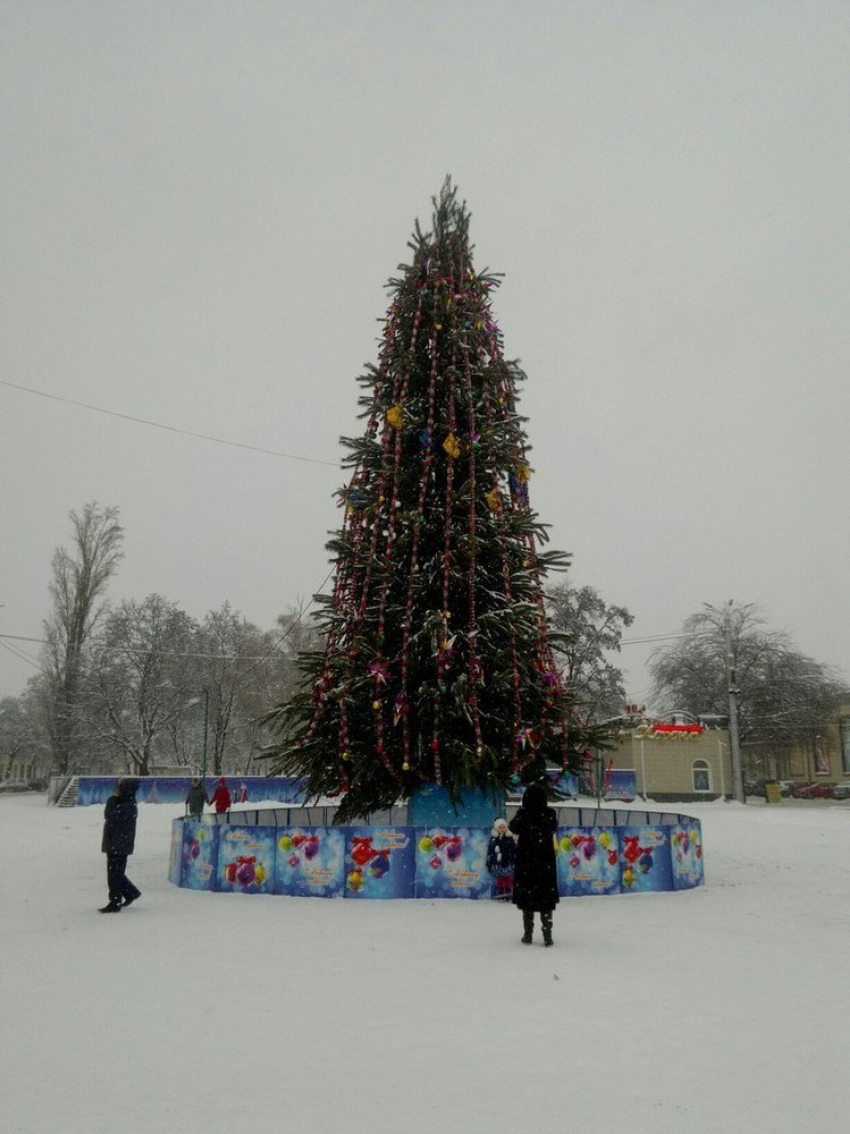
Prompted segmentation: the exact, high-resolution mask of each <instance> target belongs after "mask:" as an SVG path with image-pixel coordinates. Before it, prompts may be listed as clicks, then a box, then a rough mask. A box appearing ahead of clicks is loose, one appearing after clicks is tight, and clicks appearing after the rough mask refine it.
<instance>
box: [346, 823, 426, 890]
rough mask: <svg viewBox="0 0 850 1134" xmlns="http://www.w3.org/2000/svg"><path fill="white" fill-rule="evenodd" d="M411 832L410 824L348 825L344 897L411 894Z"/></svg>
mask: <svg viewBox="0 0 850 1134" xmlns="http://www.w3.org/2000/svg"><path fill="white" fill-rule="evenodd" d="M411 834H412V832H411V829H410V828H409V827H348V828H347V829H346V839H345V896H346V898H412V897H413V896H414V895H413V843H412V840H411V838H410V836H411Z"/></svg>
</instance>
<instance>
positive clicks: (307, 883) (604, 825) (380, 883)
mask: <svg viewBox="0 0 850 1134" xmlns="http://www.w3.org/2000/svg"><path fill="white" fill-rule="evenodd" d="M321 810H322V809H321V808H309V809H287V808H279V809H267V810H265V811H262V812H259V813H256V812H255V813H250V812H248V813H246V812H241V813H240V812H234V813H231V814H230V815H229V816H228V817H227V820H228V821H227V822H217V821H215V820H214V819H212V818H211V819H209V820H204V821H202V822H200V823H198V822H192V821H189V820H186V819H175V821H174V823H173V824H172V831H171V855H170V861H169V873H168V877H169V881H171V882H173V883H174V884H175V885H177V886H184V887H187V888H189V889H193V890H215V891H226V892H236V893H241V894H283V895H289V896H292V897H315V898H340V897H345V898H356V899H364V898H377V899H381V898H472V899H482V898H489V897H491V896H492V893H493V881H492V879H491V876H490V874H489V873H488V871H487V868H486V866H485V858H486V853H487V843H488V840H489V838H490V829H489V828H485V827H472V826H467V827H463V826H458V827H408V826H403V825H396V824H392V823H388V824H387V825H374V824H373V825H370V826H360V827H358V826H350V827H342V826H340V827H334V826H331V825H329V824H328V823H325V824H323V825H314V824H315V820H316V819H317V818H318V816H317V815H316V814H315V813H316V812H318V811H321ZM326 810H327V811H329V812H331V813H332V811H333V808H328V809H326ZM512 810H513V809H512V808H510V807H509V808H508V812H509V814H510V812H511V811H512ZM558 810H559V812H560V816H559V817H560V819H561V823H559V826H558V831H557V835H556V839H555V846H556V851H557V854H556V861H557V870H558V888H559V892H560V894H561V895H562V896H564V897H575V896H579V895H586V894H632V893H647V892H652V891H662V890H684V889H690V888H692V887H694V886H700V885H702V884H703V881H704V863H703V852H702V830H701V827H700V823H699V820H697V819H692V818H690V817H689V816H687V815H665V814H661V813H657V812H634V811H626V810H623V811H614V810H611V809H605V810H600V811H597V810H596V809H595V808H582V807H572V808H560V809H558ZM302 814H303V817H304V818H309V819H310V820H312V821H313V822H312V823H301V822H299V821H298V820H299V819H301V818H302ZM219 818H224V817H219ZM252 820H253V822H252Z"/></svg>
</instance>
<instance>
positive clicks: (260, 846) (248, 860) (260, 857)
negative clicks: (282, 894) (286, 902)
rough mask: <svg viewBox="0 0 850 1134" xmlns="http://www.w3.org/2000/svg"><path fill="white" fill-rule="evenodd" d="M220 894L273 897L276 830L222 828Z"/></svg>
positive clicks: (218, 885)
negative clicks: (225, 892) (229, 892)
mask: <svg viewBox="0 0 850 1134" xmlns="http://www.w3.org/2000/svg"><path fill="white" fill-rule="evenodd" d="M218 831H219V832H220V834H219V849H218V870H217V871H216V885H215V888H216V889H217V890H222V891H232V892H234V893H238V894H271V893H272V890H273V886H274V864H275V849H276V847H277V828H276V827H219V828H218Z"/></svg>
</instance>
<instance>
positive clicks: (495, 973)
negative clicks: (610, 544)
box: [0, 796, 850, 1134]
mask: <svg viewBox="0 0 850 1134" xmlns="http://www.w3.org/2000/svg"><path fill="white" fill-rule="evenodd" d="M180 810H181V808H177V807H171V806H164V805H163V806H145V807H141V808H140V817H139V830H138V840H137V851H136V854H135V855H134V856H133V858H132V859H131V860H130V868H129V870H128V873H129V874H130V877H131V878H132V879H133V880H134V881H135V882H136V883H137V884H138V885H139V886H140V887H141V889H142V891H143V897H142V899H141V900H140V901H139V902H138V904H137V905H135V906H134V907H133V908H132V909H129V910H126V911H124V912H122V913H121V914H120V915H118V916H113V917H103V916H101V915H99V914H98V913H96V912H95V911H96V908H97V906H99V905H102V904H103V903H104V902H105V900H106V885H105V865H104V862H105V860H104V858H103V856H102V855H101V854H100V831H101V820H102V809H101V808H100V807H90V808H78V809H76V810H57V809H55V808H49V807H47V806H46V804H45V801H44V798H43V797H35V796H23V797H20V796H19V797H8V796H7V797H0V850H2V863H3V867H2V872H0V878H2V882H0V913H2V917H1V918H0V982H1V983H0V1044H1V1045H2V1049H1V1050H0V1127H2V1129H3V1131H4V1132H5V1134H36V1132H38V1134H42V1132H44V1134H101V1132H103V1134H152V1132H156V1134H172V1132H173V1134H178V1132H181V1134H195V1132H201V1131H210V1132H213V1134H219V1132H224V1131H234V1132H235V1131H239V1132H243V1131H245V1130H260V1129H265V1130H269V1131H278V1130H292V1131H301V1132H303V1134H343V1132H345V1134H385V1132H386V1134H389V1132H390V1131H392V1132H403V1134H413V1132H419V1131H421V1132H423V1134H425V1132H427V1134H436V1132H437V1131H445V1132H452V1134H454V1132H457V1134H477V1132H482V1134H483V1132H484V1131H487V1132H492V1131H496V1130H506V1131H518V1132H519V1134H526V1132H528V1134H555V1132H557V1134H563V1132H566V1131H585V1130H586V1131H593V1132H594V1134H617V1131H619V1130H623V1131H627V1132H629V1134H649V1132H651V1131H658V1132H662V1134H663V1132H668V1131H669V1132H671V1134H672V1132H675V1134H689V1132H699V1134H713V1132H715V1131H717V1132H720V1131H723V1132H724V1134H738V1132H741V1134H743V1132H745V1131H746V1132H752V1131H756V1132H759V1134H761V1132H764V1134H783V1132H786V1131H789V1132H790V1131H794V1132H797V1131H799V1130H803V1129H805V1130H807V1131H812V1132H813V1134H838V1132H839V1131H841V1132H842V1134H843V1131H845V1130H846V1129H847V1123H848V1114H850V884H848V867H850V806H848V805H847V804H834V803H833V804H829V803H823V804H810V805H805V804H798V803H794V802H790V801H785V802H783V804H782V805H781V806H778V807H776V806H775V807H768V806H765V805H764V804H761V805H759V804H755V805H748V806H747V807H746V808H745V807H741V806H739V805H734V804H722V803H716V804H707V805H703V806H698V805H695V804H694V805H683V806H682V810H683V811H685V812H687V813H689V814H693V815H697V816H698V817H699V818H700V819H701V820H702V822H703V837H704V844H705V861H706V879H707V881H706V886H705V887H704V888H701V889H698V890H693V891H685V892H682V893H665V894H647V895H639V894H632V895H624V896H621V897H605V898H571V899H568V900H564V901H562V902H561V904H560V906H559V907H558V909H557V911H556V914H555V940H556V947H555V948H554V949H544V948H542V946H540V945H539V944H538V943H537V942H536V943H535V946H534V947H532V948H527V947H524V946H522V945H521V944H520V942H519V936H520V917H519V914H518V913H517V912H516V911H515V910H514V909H512V908H506V907H503V906H499V905H497V904H495V903H485V902H466V901H443V902H428V901H422V900H420V901H408V902H401V901H399V902H351V901H341V900H331V901H323V900H321V899H315V898H314V899H310V898H305V899H296V898H283V897H274V896H269V897H266V896H262V897H259V896H245V895H238V894H206V893H196V892H192V891H189V890H179V889H177V888H175V887H174V886H172V885H170V884H169V883H168V881H167V880H166V870H167V861H168V849H169V830H170V824H171V820H172V818H173V817H174V816H175V815H176V814H178V813H179V812H180ZM669 810H675V808H673V807H670V808H669Z"/></svg>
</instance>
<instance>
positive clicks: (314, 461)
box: [0, 378, 340, 469]
mask: <svg viewBox="0 0 850 1134" xmlns="http://www.w3.org/2000/svg"><path fill="white" fill-rule="evenodd" d="M0 386H8V387H9V389H11V390H22V391H23V392H24V393H25V394H35V395H36V397H39V398H49V399H50V401H53V402H64V403H65V405H69V406H77V407H78V408H79V409H87V410H91V411H92V413H102V414H105V415H106V416H107V417H119V418H121V419H122V420H123V421H132V422H135V424H136V425H148V426H150V427H151V428H152V429H164V430H166V431H167V432H168V433H179V434H182V435H183V436H184V437H197V438H199V439H200V440H201V441H212V442H214V443H215V444H216V445H230V446H232V447H233V448H235V449H249V450H250V451H251V452H253V453H265V454H266V455H267V456H269V457H284V458H286V460H289V461H304V462H305V463H307V464H310V465H326V466H327V467H328V468H332V469H338V468H340V463H339V461H322V460H320V459H319V458H318V457H302V456H300V454H298V453H284V452H282V451H281V450H279V449H264V448H263V447H262V446H260V445H248V444H246V443H245V442H243V441H229V440H227V438H225V437H212V436H210V434H208V433H197V432H195V430H193V429H179V428H178V427H177V426H175V425H163V424H162V422H161V421H150V420H148V419H147V418H144V417H135V416H134V415H133V414H129V413H118V412H117V411H116V410H108V409H104V408H103V407H102V406H93V405H91V404H90V403H89V402H79V401H76V400H75V399H74V398H63V397H60V395H59V394H48V393H46V392H45V391H44V390H34V389H33V388H32V387H31V386H21V385H20V384H19V383H17V382H5V381H4V380H3V379H2V378H0Z"/></svg>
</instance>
